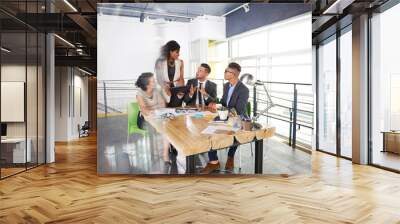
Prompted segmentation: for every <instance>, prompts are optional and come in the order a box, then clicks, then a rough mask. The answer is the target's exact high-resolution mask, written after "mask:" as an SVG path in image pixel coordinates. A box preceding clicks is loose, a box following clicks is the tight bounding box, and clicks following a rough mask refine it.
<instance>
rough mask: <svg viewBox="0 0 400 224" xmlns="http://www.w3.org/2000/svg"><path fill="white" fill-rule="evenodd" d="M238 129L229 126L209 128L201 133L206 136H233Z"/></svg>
mask: <svg viewBox="0 0 400 224" xmlns="http://www.w3.org/2000/svg"><path fill="white" fill-rule="evenodd" d="M238 130H239V129H238V128H233V127H229V126H208V127H207V128H205V129H204V130H203V131H202V132H201V133H202V134H206V135H213V134H233V133H234V132H236V131H238Z"/></svg>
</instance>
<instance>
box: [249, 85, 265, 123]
mask: <svg viewBox="0 0 400 224" xmlns="http://www.w3.org/2000/svg"><path fill="white" fill-rule="evenodd" d="M253 116H254V117H256V116H257V85H254V86H253ZM267 119H268V118H267Z"/></svg>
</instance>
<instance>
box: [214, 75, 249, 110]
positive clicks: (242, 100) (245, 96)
mask: <svg viewBox="0 0 400 224" xmlns="http://www.w3.org/2000/svg"><path fill="white" fill-rule="evenodd" d="M230 85H231V84H230V83H229V82H227V83H225V84H224V91H223V95H222V99H221V104H222V106H224V107H227V108H229V109H231V108H235V110H236V112H237V113H238V114H239V115H244V114H246V105H247V102H248V100H249V89H248V88H247V87H246V85H244V84H243V83H242V82H241V81H238V82H237V83H236V85H235V88H234V90H233V93H232V96H231V98H230V100H229V103H227V100H228V92H229V87H230ZM247 115H249V114H247Z"/></svg>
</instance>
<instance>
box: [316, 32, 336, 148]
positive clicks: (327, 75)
mask: <svg viewBox="0 0 400 224" xmlns="http://www.w3.org/2000/svg"><path fill="white" fill-rule="evenodd" d="M318 51H319V61H318V63H319V71H318V75H319V76H318V82H319V83H318V85H319V87H318V89H319V90H318V94H319V95H318V96H319V104H318V105H319V106H318V111H319V124H318V125H319V149H321V150H324V151H327V152H331V153H336V41H335V40H333V41H330V42H329V43H327V44H325V45H321V46H320V47H319V49H318Z"/></svg>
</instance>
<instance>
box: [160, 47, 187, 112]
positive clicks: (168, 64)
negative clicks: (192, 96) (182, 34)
mask: <svg viewBox="0 0 400 224" xmlns="http://www.w3.org/2000/svg"><path fill="white" fill-rule="evenodd" d="M179 51H180V46H179V44H178V43H177V42H176V41H174V40H171V41H168V42H167V43H166V44H165V45H164V46H163V47H162V48H161V56H160V58H159V59H158V60H157V61H156V65H155V72H156V78H157V82H158V84H159V85H160V86H161V87H162V88H163V89H164V91H171V88H172V87H176V86H183V85H184V82H185V80H184V74H183V71H184V67H183V66H184V65H183V61H182V60H181V59H179ZM183 96H184V93H181V94H178V95H171V99H170V101H169V103H168V107H179V106H181V105H182V98H183Z"/></svg>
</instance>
